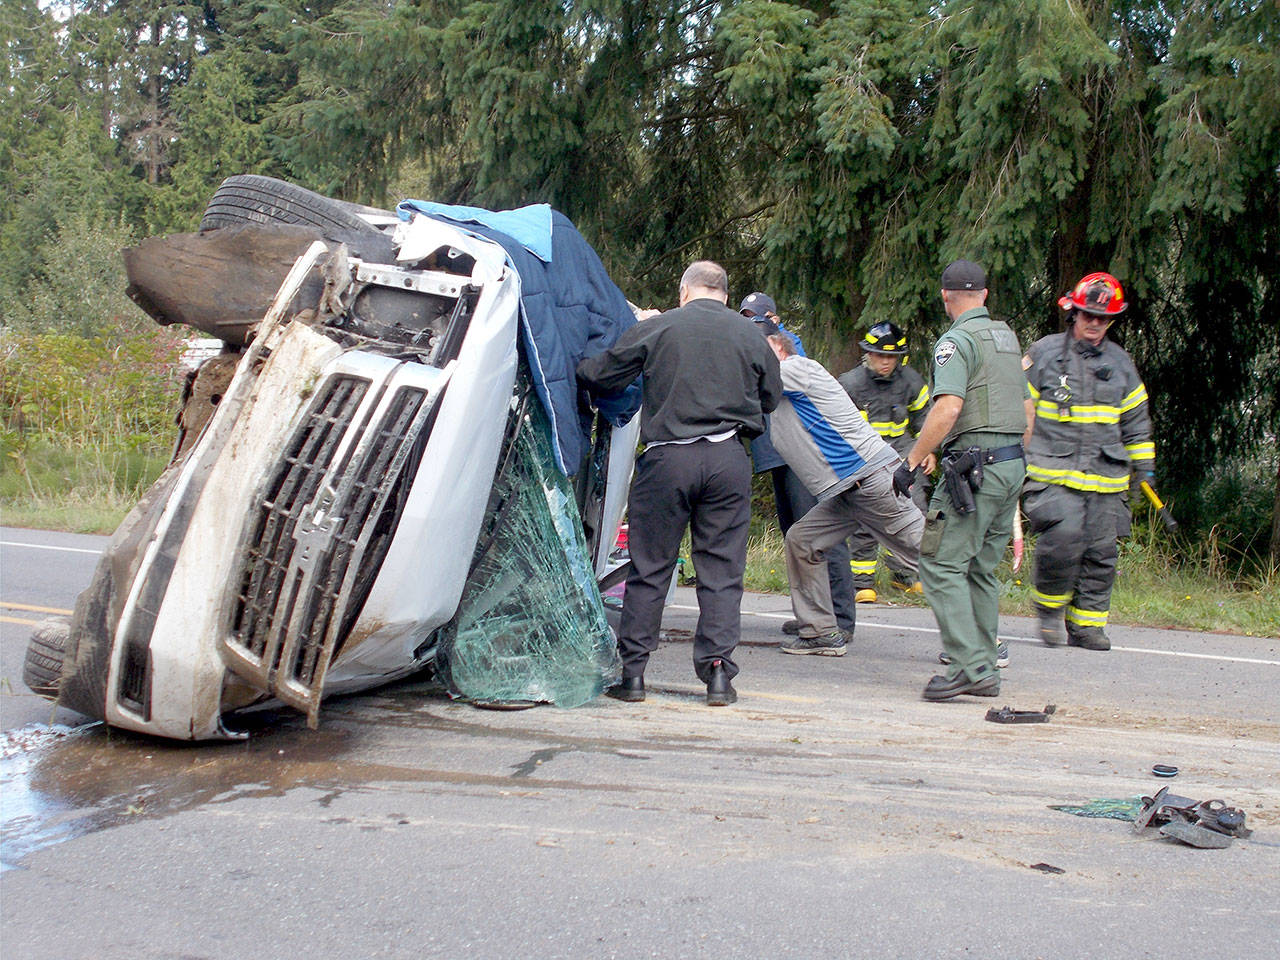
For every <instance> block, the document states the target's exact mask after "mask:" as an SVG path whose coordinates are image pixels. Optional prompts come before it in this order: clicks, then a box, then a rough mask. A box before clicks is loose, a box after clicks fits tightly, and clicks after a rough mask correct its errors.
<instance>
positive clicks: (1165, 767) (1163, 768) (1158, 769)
mask: <svg viewBox="0 0 1280 960" xmlns="http://www.w3.org/2000/svg"><path fill="white" fill-rule="evenodd" d="M1151 772H1152V773H1153V774H1155V775H1156V776H1157V777H1176V776H1177V775H1178V768H1177V767H1175V766H1171V765H1170V764H1167V763H1157V764H1156V765H1155V766H1154V767H1152V768H1151Z"/></svg>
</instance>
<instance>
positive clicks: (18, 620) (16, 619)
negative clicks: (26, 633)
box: [0, 617, 40, 627]
mask: <svg viewBox="0 0 1280 960" xmlns="http://www.w3.org/2000/svg"><path fill="white" fill-rule="evenodd" d="M39 622H40V621H39V620H23V619H22V618H21V617H0V623H25V624H26V625H27V626H28V627H34V626H35V625H36V624H37V623H39Z"/></svg>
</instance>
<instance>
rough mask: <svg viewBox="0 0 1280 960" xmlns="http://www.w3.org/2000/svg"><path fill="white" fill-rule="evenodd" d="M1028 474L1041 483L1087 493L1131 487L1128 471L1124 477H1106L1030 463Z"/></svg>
mask: <svg viewBox="0 0 1280 960" xmlns="http://www.w3.org/2000/svg"><path fill="white" fill-rule="evenodd" d="M1027 476H1028V477H1030V478H1031V479H1032V480H1039V481H1040V482H1041V483H1054V484H1057V485H1058V486H1060V487H1070V488H1071V489H1072V490H1082V491H1084V492H1085V493H1123V492H1124V491H1125V490H1128V489H1129V475H1128V474H1127V473H1126V474H1125V475H1124V476H1123V477H1104V476H1102V475H1101V474H1098V473H1085V472H1084V471H1083V470H1050V469H1048V468H1046V467H1039V466H1036V465H1035V464H1034V463H1028V464H1027Z"/></svg>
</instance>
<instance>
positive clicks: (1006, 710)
mask: <svg viewBox="0 0 1280 960" xmlns="http://www.w3.org/2000/svg"><path fill="white" fill-rule="evenodd" d="M1057 711H1058V706H1057V704H1054V703H1050V704H1048V705H1046V706H1045V708H1044V709H1043V710H1014V709H1012V708H1011V707H1007V706H1005V707H1001V708H1000V709H999V710H997V709H996V708H995V707H992V708H991V709H990V710H988V711H987V719H988V720H990V721H991V722H992V723H1048V722H1049V717H1051V716H1052V715H1053V714H1055V713H1057Z"/></svg>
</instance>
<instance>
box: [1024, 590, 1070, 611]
mask: <svg viewBox="0 0 1280 960" xmlns="http://www.w3.org/2000/svg"><path fill="white" fill-rule="evenodd" d="M1031 599H1032V600H1034V601H1035V602H1036V603H1038V604H1040V606H1042V607H1044V608H1045V609H1046V610H1057V609H1058V608H1059V607H1063V606H1066V604H1067V601H1068V600H1070V599H1071V594H1069V593H1041V592H1040V591H1039V590H1034V589H1033V590H1032V591H1031Z"/></svg>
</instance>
